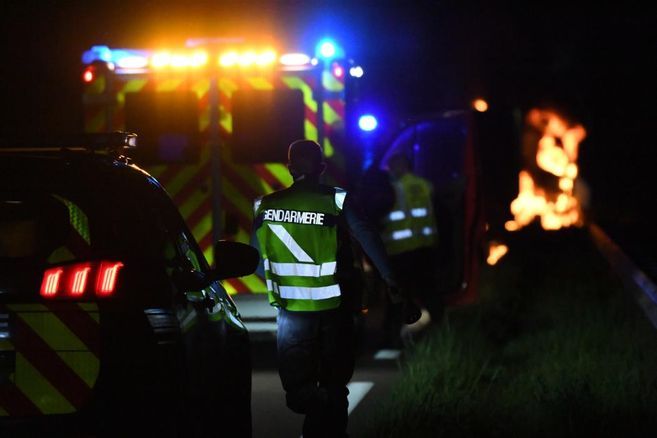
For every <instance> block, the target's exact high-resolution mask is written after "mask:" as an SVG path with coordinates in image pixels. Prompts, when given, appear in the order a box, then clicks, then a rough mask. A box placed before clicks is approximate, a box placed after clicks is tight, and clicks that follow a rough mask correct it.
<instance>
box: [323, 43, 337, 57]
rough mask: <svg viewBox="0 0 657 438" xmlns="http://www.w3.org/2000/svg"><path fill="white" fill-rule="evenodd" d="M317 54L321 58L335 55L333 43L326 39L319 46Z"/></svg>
mask: <svg viewBox="0 0 657 438" xmlns="http://www.w3.org/2000/svg"><path fill="white" fill-rule="evenodd" d="M319 54H320V55H322V57H323V58H332V57H333V56H334V55H335V45H333V43H332V42H330V41H326V42H325V43H322V45H321V46H319Z"/></svg>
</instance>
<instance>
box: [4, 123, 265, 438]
mask: <svg viewBox="0 0 657 438" xmlns="http://www.w3.org/2000/svg"><path fill="white" fill-rule="evenodd" d="M117 138H119V140H118V141H119V144H118V147H119V149H120V150H119V152H120V153H123V152H122V148H121V146H122V144H123V142H124V141H126V140H127V141H132V139H131V138H130V137H129V136H122V135H119V136H118V137H117V135H108V136H104V137H103V136H100V137H94V138H93V139H92V138H91V137H87V139H86V140H84V141H82V144H78V143H74V145H81V146H84V147H66V148H62V147H54V148H45V147H42V148H21V149H16V148H15V149H0V436H14V435H20V434H26V435H29V436H53V435H57V436H60V435H62V436H69V435H71V436H132V435H140V436H143V435H145V434H153V435H154V436H250V435H251V413H250V398H251V363H250V348H249V337H248V333H247V330H246V328H245V326H244V324H243V323H242V321H241V319H240V315H239V313H238V311H237V308H236V306H235V304H234V302H233V301H232V300H231V298H230V296H229V295H228V294H227V293H226V292H225V290H224V289H223V287H222V286H221V284H220V283H219V281H218V280H221V279H224V278H229V277H234V276H242V275H247V274H250V273H251V272H253V270H254V269H255V267H256V264H257V261H258V254H257V251H255V250H254V249H253V248H251V247H249V246H247V245H242V244H236V243H232V242H221V241H220V242H217V244H216V246H215V260H216V264H217V266H216V267H215V268H211V267H210V266H208V264H207V262H206V260H205V258H204V256H203V253H202V252H201V251H200V249H199V247H198V245H197V242H196V241H195V240H194V237H193V236H192V234H191V233H190V231H189V230H188V229H187V227H186V225H185V223H184V221H183V219H182V218H181V216H180V214H179V212H178V210H177V209H176V207H175V206H174V204H173V203H172V202H171V200H170V198H169V196H168V195H167V193H166V192H165V191H164V190H163V189H162V187H161V186H160V184H159V183H158V182H157V181H156V180H155V179H154V178H153V177H152V176H150V175H149V174H148V173H146V172H144V171H143V170H141V169H140V168H138V167H137V166H135V165H132V164H130V162H129V160H128V159H126V158H124V157H123V156H119V153H114V152H112V151H111V150H109V151H108V150H105V149H104V148H105V146H112V145H113V146H117V144H116V142H117ZM99 139H100V140H99Z"/></svg>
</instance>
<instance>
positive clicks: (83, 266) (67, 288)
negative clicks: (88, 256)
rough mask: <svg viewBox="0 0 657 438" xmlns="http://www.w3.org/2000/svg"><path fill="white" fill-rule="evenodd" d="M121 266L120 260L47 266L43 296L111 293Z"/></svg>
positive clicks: (58, 296)
mask: <svg viewBox="0 0 657 438" xmlns="http://www.w3.org/2000/svg"><path fill="white" fill-rule="evenodd" d="M122 267H123V263H121V262H110V261H101V262H91V263H89V262H88V263H76V264H73V265H66V266H55V267H53V268H49V269H46V271H45V272H44V273H43V280H42V281H41V292H40V293H41V296H42V297H44V298H90V295H91V294H95V296H97V297H108V296H111V295H113V294H114V291H115V290H116V286H117V284H118V279H119V271H120V270H121V268H122ZM93 279H95V282H94V281H93ZM92 289H93V291H92Z"/></svg>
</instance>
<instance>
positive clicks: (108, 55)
mask: <svg viewBox="0 0 657 438" xmlns="http://www.w3.org/2000/svg"><path fill="white" fill-rule="evenodd" d="M94 61H103V62H111V61H112V50H111V49H110V48H109V47H107V46H92V47H91V49H89V50H87V51H86V52H84V54H83V55H82V63H83V64H91V63H92V62H94Z"/></svg>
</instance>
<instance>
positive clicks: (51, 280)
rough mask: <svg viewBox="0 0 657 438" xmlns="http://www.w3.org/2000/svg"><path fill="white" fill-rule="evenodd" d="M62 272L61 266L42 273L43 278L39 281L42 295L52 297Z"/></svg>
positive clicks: (56, 290)
mask: <svg viewBox="0 0 657 438" xmlns="http://www.w3.org/2000/svg"><path fill="white" fill-rule="evenodd" d="M63 273H64V270H63V269H62V268H52V269H48V270H46V272H44V273H43V280H42V281H41V296H42V297H46V298H48V297H54V296H55V294H57V292H58V290H59V284H60V283H61V281H60V280H61V278H62V274H63Z"/></svg>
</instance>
